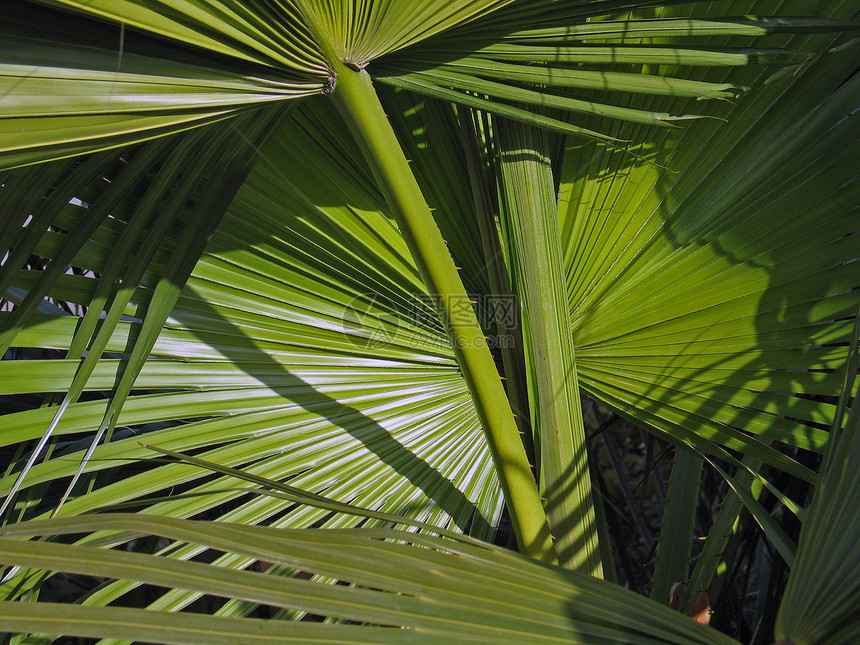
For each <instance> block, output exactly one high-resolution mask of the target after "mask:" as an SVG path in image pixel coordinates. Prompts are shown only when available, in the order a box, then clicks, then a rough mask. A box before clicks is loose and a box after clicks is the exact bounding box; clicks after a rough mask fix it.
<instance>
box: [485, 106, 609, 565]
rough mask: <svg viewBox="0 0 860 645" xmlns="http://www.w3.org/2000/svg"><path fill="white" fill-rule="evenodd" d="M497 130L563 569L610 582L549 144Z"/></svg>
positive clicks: (521, 132)
mask: <svg viewBox="0 0 860 645" xmlns="http://www.w3.org/2000/svg"><path fill="white" fill-rule="evenodd" d="M496 127H497V129H498V134H499V145H500V150H501V162H500V163H501V166H500V170H501V177H502V182H501V193H502V201H503V204H504V209H503V210H504V213H505V217H506V219H507V229H508V243H509V244H510V245H511V253H510V256H511V266H512V268H513V273H514V284H515V289H516V293H517V294H518V297H519V299H520V310H521V312H522V316H523V323H522V324H523V333H524V336H525V339H526V358H527V362H528V363H529V365H530V369H529V372H528V375H529V380H530V388H529V391H530V395H531V397H530V398H531V409H532V415H533V422H534V426H535V429H536V433H537V434H536V437H535V443H536V444H537V445H538V450H537V453H538V456H539V459H538V463H539V468H538V471H539V473H540V482H541V487H542V490H545V491H546V498H547V516H548V517H549V521H550V527H551V530H552V531H553V534H554V536H555V537H556V538H557V542H556V550H557V551H558V554H559V562H560V563H561V564H562V566H567V567H570V568H574V569H577V570H579V571H583V572H587V573H589V574H591V575H594V576H598V577H602V569H603V567H602V565H601V562H600V551H599V548H598V539H597V529H596V523H595V518H594V504H593V502H592V494H591V477H590V473H589V470H588V453H587V450H586V440H585V428H584V424H583V418H582V409H581V406H580V400H579V385H578V383H577V374H576V363H575V359H574V352H573V340H572V335H571V329H570V316H569V315H568V301H567V292H566V289H565V273H564V266H563V263H562V254H561V245H560V243H559V231H560V228H559V225H558V218H557V212H556V202H555V189H554V183H553V176H552V169H551V166H550V161H549V160H550V146H549V139H548V137H547V136H546V133H544V132H542V131H540V130H537V129H536V128H534V127H532V126H528V125H524V124H522V123H518V122H515V121H507V120H501V119H500V120H498V121H497V123H496Z"/></svg>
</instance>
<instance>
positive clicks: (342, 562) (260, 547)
mask: <svg viewBox="0 0 860 645" xmlns="http://www.w3.org/2000/svg"><path fill="white" fill-rule="evenodd" d="M87 530H105V531H111V532H112V533H113V534H114V535H115V536H116V537H117V539H118V540H127V539H129V538H131V537H132V536H134V535H139V534H141V533H146V534H149V533H155V534H156V535H161V536H165V537H169V538H171V539H178V540H183V541H189V542H192V543H195V544H199V545H202V546H205V547H211V548H215V549H218V550H221V551H229V552H233V553H237V554H242V555H245V556H249V557H252V558H257V559H260V560H264V561H266V562H271V563H274V564H278V565H282V566H284V567H288V568H290V569H293V570H300V571H305V572H307V573H313V574H321V575H323V576H326V577H327V578H331V579H336V580H341V581H345V582H351V583H354V584H356V585H359V586H361V587H366V588H364V589H361V588H355V587H352V586H343V585H331V584H327V583H325V582H322V581H316V580H313V579H312V580H284V579H282V578H275V579H273V576H270V575H264V574H260V573H253V572H240V571H225V570H224V569H223V568H221V567H217V566H212V565H207V564H202V563H196V562H181V561H174V560H170V559H166V558H163V557H158V556H151V555H144V554H136V553H128V552H122V551H115V550H107V551H106V550H104V549H96V548H93V547H85V546H71V545H62V544H57V543H54V542H23V541H20V540H16V539H11V538H9V537H7V538H4V539H2V540H0V557H2V559H3V560H4V561H6V562H10V563H16V564H20V565H21V566H25V567H27V566H34V567H43V566H47V567H50V568H52V569H58V570H68V571H77V572H82V573H87V574H90V575H98V576H101V577H106V578H119V579H134V580H139V581H142V582H147V583H150V584H157V585H161V586H173V587H183V588H186V589H193V590H195V591H199V592H202V593H208V594H214V595H216V596H221V597H225V596H226V597H234V598H242V599H245V600H251V601H253V602H258V603H260V602H262V603H265V604H268V605H273V606H277V607H285V608H293V609H301V610H304V611H308V612H313V613H316V614H322V615H329V616H337V617H339V618H342V619H348V620H352V621H361V622H366V623H370V624H371V625H364V626H360V625H319V624H309V623H295V622H289V621H260V620H259V619H244V620H239V619H235V618H223V617H216V618H212V617H207V622H205V623H203V622H201V621H197V620H195V618H194V616H193V615H192V616H187V615H182V616H176V615H171V614H164V613H158V614H155V612H147V613H148V615H149V620H148V621H144V620H143V611H142V610H139V609H138V610H135V609H122V608H120V607H85V608H81V607H75V608H74V609H75V611H74V612H72V611H70V610H69V606H68V605H65V606H64V605H52V604H48V603H43V604H41V605H40V607H41V608H42V610H43V614H42V615H41V620H42V621H43V622H41V629H43V630H50V629H51V628H54V629H60V628H62V629H64V630H67V631H68V632H69V633H74V634H78V635H86V636H95V637H112V636H118V635H121V636H122V637H123V638H126V637H129V638H135V639H139V640H154V639H157V640H158V641H159V642H164V643H199V642H203V641H204V640H205V642H209V643H211V642H229V640H228V639H229V638H231V637H233V638H235V636H234V635H235V634H236V633H237V632H238V631H239V630H241V629H244V630H245V635H244V638H245V639H246V642H250V643H264V642H270V640H271V639H274V638H277V639H280V640H279V642H290V641H291V640H300V641H301V642H307V643H314V642H331V640H332V639H335V640H337V642H398V643H402V642H422V643H423V642H439V640H450V639H455V640H456V641H457V642H475V643H510V642H526V641H528V642H532V643H543V642H546V643H556V642H568V643H673V644H679V643H685V644H686V643H703V644H704V643H734V642H735V641H733V640H732V639H730V638H728V637H725V636H723V635H721V634H719V633H718V632H714V631H712V630H708V629H706V628H704V627H702V626H701V625H698V624H696V623H695V622H693V621H691V620H689V619H688V618H686V617H685V616H683V615H681V614H679V613H677V612H673V611H671V610H669V609H667V608H665V607H661V606H659V605H657V604H656V603H653V602H651V601H649V600H647V599H646V598H643V597H641V596H638V595H637V594H635V593H633V592H630V591H627V590H625V589H622V588H620V587H618V586H617V585H613V584H612V583H608V582H604V581H601V580H596V579H593V578H590V577H588V576H586V575H584V574H579V573H576V572H571V571H566V570H564V569H561V568H558V567H551V566H547V565H542V564H540V563H537V562H535V561H534V560H531V559H528V558H524V557H523V556H521V555H518V554H515V553H511V552H509V551H505V550H502V549H499V548H497V547H492V546H491V545H489V544H479V545H475V544H466V543H458V542H454V541H451V540H442V539H440V538H434V537H430V536H427V535H421V534H415V533H405V532H398V531H391V530H383V529H352V530H349V531H337V530H327V531H319V530H315V531H307V530H305V531H303V530H273V529H266V528H261V527H235V526H232V525H230V524H219V523H217V522H207V523H204V522H192V521H187V520H186V521H181V520H175V519H168V518H161V517H147V516H142V515H125V514H114V515H104V516H90V517H87V518H69V519H64V520H53V521H46V522H32V523H28V524H24V525H17V526H9V527H6V528H5V529H4V530H3V532H4V533H6V534H7V535H8V536H22V535H60V534H64V533H78V532H81V531H87ZM19 608H20V609H19ZM28 609H29V606H28V603H18V602H3V603H2V609H0V612H1V613H0V617H2V619H3V621H4V623H3V624H4V625H9V626H11V627H12V628H14V629H21V628H27V626H28V625H30V624H32V623H31V621H33V620H34V618H35V616H34V615H32V614H31V613H30V612H29V611H28ZM155 616H157V620H153V618H154V617H155ZM180 618H181V619H182V620H183V621H185V622H181V621H180V620H179V619H180ZM118 621H122V623H123V624H124V628H123V629H122V630H120V629H117V628H116V627H115V624H116V622H118ZM373 625H381V626H373ZM398 628H399V629H398Z"/></svg>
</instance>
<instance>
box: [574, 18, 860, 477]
mask: <svg viewBox="0 0 860 645" xmlns="http://www.w3.org/2000/svg"><path fill="white" fill-rule="evenodd" d="M837 4H838V3H837ZM836 9H837V12H838V11H839V9H838V7H837V8H836ZM842 10H843V11H844V12H845V13H843V14H842V15H846V14H847V16H848V17H850V15H851V10H850V9H848V8H845V7H843V8H842ZM837 15H838V14H837ZM815 42H816V41H810V40H806V37H796V40H792V41H790V42H789V45H791V46H796V47H797V48H799V49H805V48H812V47H815V46H816V45H815V44H814V43H815ZM818 46H819V47H820V46H821V43H820V42H818ZM855 70H856V54H853V53H851V52H850V51H849V52H843V53H842V54H841V55H832V56H827V57H824V58H822V59H820V60H816V61H815V62H813V63H811V65H810V66H809V67H807V68H804V69H799V70H796V71H795V72H794V73H793V74H792V75H788V76H784V77H783V78H782V79H780V80H775V81H774V82H773V83H771V84H770V85H767V86H766V87H764V88H763V89H760V90H758V91H757V92H756V93H755V94H753V95H751V96H749V97H748V98H747V99H745V100H742V101H740V102H739V103H738V104H737V106H733V105H726V106H725V107H724V108H723V111H722V115H723V116H724V117H725V118H726V119H727V120H728V123H725V124H724V123H720V122H698V123H696V124H691V125H689V126H688V127H687V128H686V129H685V130H684V131H683V132H681V133H677V132H665V133H661V134H658V135H656V136H652V134H651V133H650V132H649V134H648V139H647V140H643V141H646V142H645V143H643V144H642V145H640V146H637V147H634V148H633V150H634V151H635V152H636V153H637V154H638V155H640V158H636V157H634V156H632V155H630V154H620V153H618V152H614V151H601V150H599V149H598V148H596V147H594V146H593V145H576V144H571V143H570V142H569V144H568V149H567V152H566V156H565V159H564V168H563V171H562V188H561V204H562V207H561V212H562V217H563V225H562V226H563V237H564V239H565V243H566V244H567V249H566V257H567V266H568V275H569V298H570V303H571V312H572V316H573V320H574V338H575V341H576V345H577V350H576V351H577V368H578V370H579V374H580V377H581V379H582V382H583V386H584V387H585V388H586V389H587V390H588V391H589V392H590V393H592V394H593V395H594V396H596V397H597V398H600V399H602V400H604V401H606V402H608V403H610V404H611V405H613V406H614V407H616V408H618V409H619V410H621V411H622V412H623V413H625V414H627V415H629V416H631V417H634V418H636V419H637V420H639V421H641V422H644V423H647V424H649V425H651V426H653V427H656V428H659V429H660V430H663V431H666V432H668V433H670V434H671V435H673V436H675V437H676V438H679V439H682V440H684V441H687V442H689V443H692V444H695V445H697V446H699V447H700V448H703V449H705V450H712V449H713V448H712V447H711V448H709V446H708V444H707V443H706V442H704V441H703V439H709V440H713V441H714V442H716V443H718V444H721V445H723V446H725V447H727V448H731V449H734V450H740V451H742V452H744V453H745V454H747V455H752V456H755V457H756V458H758V459H761V460H763V461H764V462H766V463H769V464H771V465H774V466H776V467H778V468H782V469H784V470H786V471H788V472H791V473H793V474H795V475H797V476H799V477H803V478H807V479H812V478H813V474H812V473H811V472H810V471H809V470H807V469H806V468H804V467H801V466H799V465H798V464H797V463H794V462H793V461H791V460H789V459H787V458H786V457H785V456H784V454H782V453H781V452H780V450H779V446H780V445H788V446H793V447H800V448H804V449H808V450H813V451H820V450H821V449H822V448H823V446H824V444H825V441H826V438H827V433H826V432H825V431H824V428H825V427H826V425H827V424H828V423H829V421H830V419H832V417H833V413H834V408H833V405H832V404H831V403H829V402H828V400H827V399H826V398H825V397H826V396H827V395H832V394H833V393H834V392H835V391H837V389H838V383H839V379H840V377H839V374H838V373H836V372H835V371H834V370H838V369H840V368H841V366H842V364H843V362H844V360H845V356H846V351H847V350H846V347H847V346H846V343H847V338H848V333H849V331H850V325H851V323H850V318H846V317H850V315H851V313H852V311H853V309H854V308H856V306H857V299H858V292H857V291H856V287H857V285H858V284H860V266H858V264H857V262H855V260H856V259H857V258H858V257H860V241H858V237H857V235H856V229H857V225H856V223H857V218H856V205H857V196H858V191H860V184H858V181H857V177H856V172H855V171H854V169H855V168H856V167H857V163H858V156H857V155H858V150H857V148H856V146H852V145H847V144H846V142H848V141H853V140H855V139H856V138H857V136H858V132H860V120H858V119H857V116H856V114H855V112H856V108H857V105H858V101H857V97H858V87H860V86H858V82H860V78H858V77H857V75H856V73H855ZM757 75H761V76H759V78H758V79H757V80H758V81H762V80H764V79H765V78H766V77H767V75H768V73H767V72H763V71H761V70H755V69H750V70H748V71H746V72H744V73H743V74H742V75H741V76H740V77H738V78H739V79H744V78H747V79H750V80H751V81H755V80H756V76H757ZM694 77H695V76H694ZM711 77H712V75H710V76H709V78H711ZM636 104H637V105H646V106H648V107H649V108H653V109H663V108H664V107H666V106H669V107H668V109H670V110H671V109H673V108H672V107H671V105H672V103H671V102H669V103H667V100H664V99H654V100H646V101H644V102H642V101H637V102H636ZM623 132H624V133H625V137H627V136H629V138H632V139H634V140H637V139H638V138H639V137H640V136H641V134H642V133H641V131H640V130H638V129H637V128H628V129H626V130H623ZM722 456H723V457H725V458H728V456H729V455H728V454H727V453H724V454H722Z"/></svg>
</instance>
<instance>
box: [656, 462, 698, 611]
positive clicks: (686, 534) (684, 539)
mask: <svg viewBox="0 0 860 645" xmlns="http://www.w3.org/2000/svg"><path fill="white" fill-rule="evenodd" d="M703 466H704V461H703V460H702V458H701V457H700V456H699V455H698V454H696V453H695V452H693V451H692V450H690V449H689V448H687V447H685V446H678V447H677V448H675V462H674V463H673V464H672V474H671V475H670V476H669V495H668V497H667V499H666V509H665V510H664V511H663V525H662V527H661V528H660V541H659V543H658V545H657V563H656V564H655V565H654V578H653V581H652V584H651V599H652V600H656V601H657V602H661V603H663V604H666V605H668V604H670V601H671V597H670V596H671V590H672V585H673V584H674V583H676V582H681V583H684V582H686V581H687V578H688V577H689V575H690V552H691V549H692V546H693V531H694V530H695V527H696V507H697V506H698V505H699V488H701V482H702V468H703ZM697 594H698V592H697Z"/></svg>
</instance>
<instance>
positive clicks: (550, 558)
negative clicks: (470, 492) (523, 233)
mask: <svg viewBox="0 0 860 645" xmlns="http://www.w3.org/2000/svg"><path fill="white" fill-rule="evenodd" d="M303 13H304V14H305V17H306V19H307V20H308V23H309V26H310V27H311V30H312V31H313V32H314V35H315V36H316V37H317V40H318V42H319V43H320V45H321V46H322V48H323V50H324V52H325V54H326V58H327V59H328V64H329V66H330V69H331V71H332V73H333V79H334V80H335V91H334V94H333V98H334V100H335V103H336V105H337V107H338V109H339V111H340V112H341V115H342V116H343V118H344V120H345V121H346V122H347V124H348V125H349V127H350V129H351V130H352V131H353V133H354V136H355V139H356V142H357V143H358V144H359V146H360V148H361V150H362V152H363V154H364V157H365V159H366V161H367V163H368V165H369V166H370V168H371V171H372V172H373V175H374V178H375V179H376V181H377V184H378V186H379V188H380V190H381V191H382V194H383V195H384V197H385V199H386V202H387V203H388V205H389V207H390V208H391V210H392V212H393V214H394V216H395V218H396V220H397V224H398V226H399V227H400V231H401V232H402V234H403V237H404V239H405V240H406V243H407V245H408V247H409V250H410V252H411V254H412V257H413V258H414V260H415V263H416V265H417V266H418V270H419V272H420V274H421V277H422V278H423V280H424V283H425V285H426V286H427V290H428V292H429V293H431V294H434V295H435V296H436V298H435V300H436V306H437V312H438V314H439V316H440V318H441V319H442V323H443V324H444V326H445V329H446V330H447V331H448V335H449V337H450V339H451V346H452V347H453V349H454V354H455V356H456V358H457V363H458V364H459V366H460V370H461V371H462V373H463V377H464V379H465V380H466V383H467V385H468V387H469V391H470V392H471V394H472V398H473V400H474V402H475V408H476V409H477V412H478V416H479V417H480V420H481V425H482V426H483V428H484V432H485V433H486V436H487V441H488V443H489V446H490V450H491V452H492V455H493V459H494V461H495V465H496V471H497V473H498V475H499V480H500V482H501V485H502V489H503V490H504V493H505V498H506V500H507V503H508V510H509V512H510V515H511V522H512V524H513V528H514V532H515V534H516V537H517V541H518V543H519V545H520V550H521V551H522V552H523V553H524V554H526V555H529V556H531V557H534V558H537V559H539V560H543V561H546V562H555V560H556V557H555V550H554V549H553V545H552V538H551V536H550V532H549V526H548V524H547V521H546V514H545V513H544V510H543V506H542V505H541V501H540V497H539V495H538V490H537V487H536V485H535V480H534V478H533V477H532V474H531V468H530V466H529V462H528V459H527V457H526V453H525V450H524V448H523V444H522V441H521V440H520V436H519V431H518V429H517V424H516V421H515V420H514V416H513V413H512V412H511V407H510V404H509V403H508V399H507V395H506V394H505V390H504V387H503V385H502V381H501V379H500V378H499V374H498V372H497V371H496V366H495V363H494V362H493V357H492V355H491V354H490V350H489V348H488V347H487V342H486V338H485V337H484V333H483V331H482V330H481V326H480V324H479V323H478V319H477V318H476V317H475V314H474V311H473V310H472V308H471V306H470V305H468V303H469V300H468V295H467V293H466V289H465V288H464V287H463V283H462V281H461V280H460V276H459V275H458V274H457V268H456V267H455V265H454V261H453V259H452V258H451V255H450V254H449V253H448V249H447V247H446V245H445V240H444V239H443V238H442V234H441V233H440V232H439V228H438V227H437V226H436V222H435V221H434V219H433V215H432V213H431V212H430V208H429V207H428V206H427V203H426V201H425V200H424V197H423V195H422V193H421V189H420V187H419V186H418V182H417V181H416V180H415V176H414V175H413V174H412V170H411V169H410V167H409V162H408V161H407V159H406V157H405V156H404V154H403V150H402V149H401V147H400V144H399V142H398V141H397V137H396V135H395V134H394V130H393V129H392V127H391V124H390V123H389V121H388V118H387V117H386V116H385V113H384V111H383V109H382V105H381V104H380V102H379V98H378V97H377V95H376V91H375V90H374V88H373V83H372V82H371V79H370V76H369V75H368V74H367V72H365V71H364V70H356V69H354V68H352V67H350V66H348V65H346V64H345V63H343V62H342V61H341V58H342V54H341V52H339V50H338V48H337V47H336V46H335V45H334V43H333V42H332V41H331V39H330V36H329V35H328V33H327V32H326V30H325V29H324V28H323V27H322V25H321V24H320V22H319V20H318V18H317V16H316V15H315V13H314V11H313V10H312V9H310V8H309V7H307V6H306V7H305V8H304V12H303ZM464 304H465V305H466V306H464Z"/></svg>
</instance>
